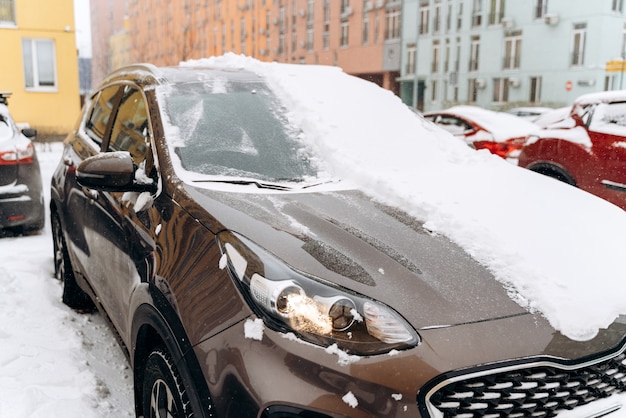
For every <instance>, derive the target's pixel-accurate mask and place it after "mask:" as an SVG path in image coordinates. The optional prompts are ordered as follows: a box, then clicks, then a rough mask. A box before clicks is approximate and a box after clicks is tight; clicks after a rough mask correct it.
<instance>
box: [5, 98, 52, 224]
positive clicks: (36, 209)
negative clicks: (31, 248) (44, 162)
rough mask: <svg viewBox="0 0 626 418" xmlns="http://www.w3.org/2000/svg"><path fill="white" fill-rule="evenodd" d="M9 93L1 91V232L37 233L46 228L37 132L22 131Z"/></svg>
mask: <svg viewBox="0 0 626 418" xmlns="http://www.w3.org/2000/svg"><path fill="white" fill-rule="evenodd" d="M9 97H10V93H7V92H0V230H5V231H6V230H12V231H19V232H34V231H38V230H40V229H41V228H43V226H44V222H45V205H44V201H43V189H42V182H41V172H40V171H39V161H38V160H37V152H36V150H35V146H34V145H33V142H32V140H33V139H34V138H35V137H36V135H37V132H36V131H35V130H34V129H30V128H25V129H22V130H21V131H20V130H19V129H18V128H17V126H16V125H15V122H14V121H13V119H12V118H11V114H10V113H9V108H8V98H9Z"/></svg>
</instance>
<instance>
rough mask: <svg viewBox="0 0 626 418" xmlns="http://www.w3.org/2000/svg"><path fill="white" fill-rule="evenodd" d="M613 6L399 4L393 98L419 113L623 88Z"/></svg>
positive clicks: (558, 1) (618, 13)
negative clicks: (398, 73)
mask: <svg viewBox="0 0 626 418" xmlns="http://www.w3.org/2000/svg"><path fill="white" fill-rule="evenodd" d="M625 39H626V20H625V17H624V5H623V0H594V1H589V0H523V1H520V0H404V1H403V3H402V52H401V55H402V64H401V76H400V78H399V81H400V84H401V89H400V96H401V97H402V99H403V100H404V102H405V103H407V104H409V105H411V106H416V107H417V108H419V109H421V110H424V111H428V110H437V109H442V108H445V107H448V106H450V105H452V104H457V103H466V104H475V105H478V106H482V107H486V108H491V109H505V108H510V107H513V106H516V105H547V106H563V105H567V104H570V103H571V102H572V101H573V100H574V99H575V98H576V97H578V96H580V95H581V94H585V93H590V92H595V91H601V90H614V89H620V88H626V81H624V80H623V77H624V73H623V69H624V65H623V57H624V53H625V51H626V44H625Z"/></svg>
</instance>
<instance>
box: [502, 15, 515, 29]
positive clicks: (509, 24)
mask: <svg viewBox="0 0 626 418" xmlns="http://www.w3.org/2000/svg"><path fill="white" fill-rule="evenodd" d="M500 23H501V24H502V27H503V28H504V29H513V28H514V27H515V21H514V20H513V18H512V17H503V18H502V20H500Z"/></svg>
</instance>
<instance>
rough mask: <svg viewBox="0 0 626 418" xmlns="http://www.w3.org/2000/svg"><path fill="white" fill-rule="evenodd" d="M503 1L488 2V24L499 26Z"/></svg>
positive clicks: (502, 14)
mask: <svg viewBox="0 0 626 418" xmlns="http://www.w3.org/2000/svg"><path fill="white" fill-rule="evenodd" d="M504 4H505V0H490V4H489V6H490V7H489V24H490V25H499V24H500V23H501V22H502V18H503V17H504Z"/></svg>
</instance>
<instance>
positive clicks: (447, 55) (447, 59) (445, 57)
mask: <svg viewBox="0 0 626 418" xmlns="http://www.w3.org/2000/svg"><path fill="white" fill-rule="evenodd" d="M449 71H450V39H446V48H445V50H444V53H443V72H444V73H447V72H449Z"/></svg>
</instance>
